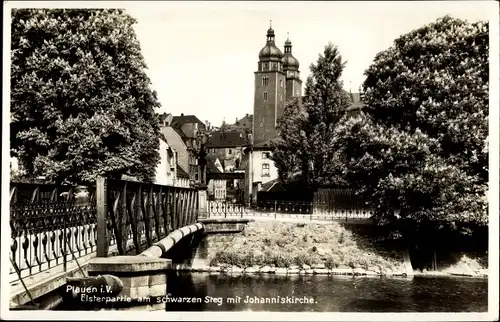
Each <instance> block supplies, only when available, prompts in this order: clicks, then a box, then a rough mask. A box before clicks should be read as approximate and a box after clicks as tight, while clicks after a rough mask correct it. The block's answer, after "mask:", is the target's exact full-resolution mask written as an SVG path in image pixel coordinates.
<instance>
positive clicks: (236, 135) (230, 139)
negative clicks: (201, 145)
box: [206, 131, 249, 172]
mask: <svg viewBox="0 0 500 322" xmlns="http://www.w3.org/2000/svg"><path fill="white" fill-rule="evenodd" d="M248 145H249V144H248V139H247V138H245V137H244V134H243V133H241V132H239V131H228V132H225V131H213V132H212V133H210V137H209V139H208V142H207V145H206V147H207V154H208V156H209V157H212V158H213V157H216V158H218V159H219V160H220V162H221V164H222V168H223V172H234V171H235V169H238V168H240V165H241V162H242V159H243V149H244V148H245V147H247V146H248Z"/></svg>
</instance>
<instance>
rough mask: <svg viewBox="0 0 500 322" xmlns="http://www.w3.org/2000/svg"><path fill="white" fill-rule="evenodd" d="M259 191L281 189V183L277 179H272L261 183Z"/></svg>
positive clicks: (276, 190)
mask: <svg viewBox="0 0 500 322" xmlns="http://www.w3.org/2000/svg"><path fill="white" fill-rule="evenodd" d="M260 191H265V192H278V191H283V185H282V184H281V183H280V182H279V179H274V180H271V181H268V182H266V183H263V184H262V187H261V190H260Z"/></svg>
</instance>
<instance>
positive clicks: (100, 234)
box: [96, 177, 108, 257]
mask: <svg viewBox="0 0 500 322" xmlns="http://www.w3.org/2000/svg"><path fill="white" fill-rule="evenodd" d="M107 199H108V191H107V187H106V178H102V177H98V178H97V181H96V208H97V209H96V213H97V257H107V256H108V237H107V224H106V217H107V214H108V200H107Z"/></svg>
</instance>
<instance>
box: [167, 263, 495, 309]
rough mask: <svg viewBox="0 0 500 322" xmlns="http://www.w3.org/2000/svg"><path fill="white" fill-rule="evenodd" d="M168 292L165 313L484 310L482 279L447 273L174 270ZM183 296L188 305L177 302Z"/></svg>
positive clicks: (485, 286) (485, 288)
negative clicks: (265, 273) (408, 275)
mask: <svg viewBox="0 0 500 322" xmlns="http://www.w3.org/2000/svg"><path fill="white" fill-rule="evenodd" d="M167 292H168V293H169V295H168V297H166V300H165V302H166V303H165V309H166V310H167V311H298V312H486V311H487V307H488V281H487V279H473V278H452V277H414V278H386V277H352V276H351V277H344V276H319V275H312V276H307V275H306V276H293V277H290V276H288V277H286V276H277V275H274V276H273V275H268V276H261V275H255V276H249V275H243V276H229V275H210V274H207V273H180V272H173V273H169V276H168V287H167ZM186 298H189V299H190V300H189V301H190V303H186V302H185V303H178V301H187V300H186ZM174 301H177V302H175V303H174ZM262 302H264V303H262Z"/></svg>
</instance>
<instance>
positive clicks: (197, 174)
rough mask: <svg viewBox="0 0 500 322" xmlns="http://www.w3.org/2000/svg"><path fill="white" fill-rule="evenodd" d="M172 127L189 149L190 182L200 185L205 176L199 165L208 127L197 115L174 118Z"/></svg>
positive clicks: (187, 170) (182, 115)
mask: <svg viewBox="0 0 500 322" xmlns="http://www.w3.org/2000/svg"><path fill="white" fill-rule="evenodd" d="M171 127H172V128H173V129H174V130H175V131H176V132H177V133H178V134H179V136H180V137H181V138H182V140H183V142H184V144H185V145H186V149H187V169H185V170H186V172H187V173H188V174H189V178H190V180H191V181H192V182H193V184H197V183H200V182H201V180H202V178H203V176H204V174H202V173H201V171H203V170H202V169H201V167H200V165H199V164H198V159H199V157H200V151H201V144H202V138H203V136H204V135H205V130H206V125H205V123H203V122H201V121H200V120H199V119H198V118H197V117H196V116H195V115H184V114H181V115H180V116H174V117H173V118H172V123H171Z"/></svg>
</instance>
